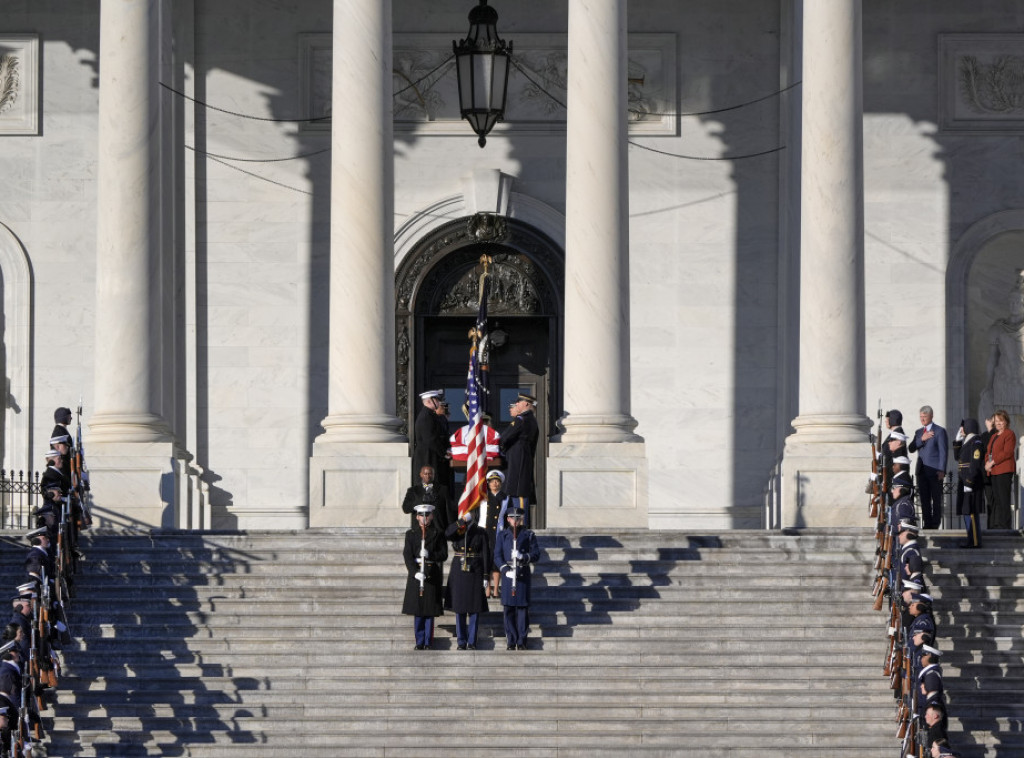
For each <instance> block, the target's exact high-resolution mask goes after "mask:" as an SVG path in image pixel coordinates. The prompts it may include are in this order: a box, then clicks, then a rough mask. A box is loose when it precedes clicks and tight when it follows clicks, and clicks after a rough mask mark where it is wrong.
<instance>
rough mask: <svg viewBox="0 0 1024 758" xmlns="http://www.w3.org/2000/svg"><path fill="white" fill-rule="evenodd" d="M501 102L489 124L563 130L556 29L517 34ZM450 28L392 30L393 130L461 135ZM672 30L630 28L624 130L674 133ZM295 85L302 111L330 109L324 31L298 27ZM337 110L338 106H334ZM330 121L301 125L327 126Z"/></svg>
mask: <svg viewBox="0 0 1024 758" xmlns="http://www.w3.org/2000/svg"><path fill="white" fill-rule="evenodd" d="M514 37H515V38H514V42H515V48H516V50H517V51H518V52H517V53H516V55H515V58H514V63H515V64H518V66H519V67H521V69H522V70H520V68H518V67H517V66H516V65H513V67H512V68H511V70H510V74H509V84H508V105H507V108H506V112H505V119H504V121H503V123H501V124H499V125H498V126H497V127H496V130H495V131H498V132H500V131H504V130H510V131H543V132H549V133H550V132H562V131H564V130H565V109H564V108H563V107H562V106H561V105H560V103H564V102H565V97H566V86H567V78H566V67H567V57H568V53H567V49H566V35H564V34H535V33H517V34H516V35H514ZM451 45H452V35H450V34H416V33H412V34H408V33H398V34H395V35H394V38H393V52H392V55H393V58H392V74H393V81H392V86H393V90H394V99H395V110H394V118H395V131H396V132H400V131H416V132H421V133H429V134H466V127H465V125H464V123H463V121H462V118H461V116H460V113H459V97H458V91H457V89H458V87H457V80H456V75H455V61H454V60H452V55H451V51H452V47H451ZM675 45H676V40H675V35H673V34H657V33H655V34H639V33H638V34H630V35H629V63H628V74H627V76H628V83H627V90H628V97H629V104H628V109H629V121H630V131H631V132H633V133H644V134H666V135H674V134H675V133H676V121H677V116H676V115H675V114H676V113H677V112H678V106H677V95H676V63H675V57H676V52H675ZM300 51H301V52H300V57H301V60H300V72H301V73H300V76H301V81H300V91H301V95H302V98H303V102H304V104H305V110H306V115H307V116H308V117H310V118H323V117H327V116H330V115H331V112H332V104H331V36H330V34H321V33H314V34H304V35H302V37H301V47H300ZM342 112H344V109H342ZM330 126H331V125H330V121H329V120H321V121H315V122H312V123H306V124H303V125H302V129H303V130H310V131H316V130H324V131H326V130H330Z"/></svg>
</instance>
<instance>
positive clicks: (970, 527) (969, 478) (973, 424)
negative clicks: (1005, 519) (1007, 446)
mask: <svg viewBox="0 0 1024 758" xmlns="http://www.w3.org/2000/svg"><path fill="white" fill-rule="evenodd" d="M978 428H979V426H978V420H977V419H973V418H965V419H964V420H963V421H962V422H961V426H960V430H961V433H962V434H957V440H956V442H954V443H953V450H954V452H955V453H956V456H957V468H958V471H959V484H958V486H957V513H959V514H960V515H961V516H963V519H964V527H965V528H966V529H967V542H966V543H964V544H963V545H962V547H981V527H980V525H979V523H978V519H979V516H980V515H981V513H982V511H983V509H984V507H985V492H984V490H985V450H984V448H983V446H982V442H981V437H980V436H979V433H978Z"/></svg>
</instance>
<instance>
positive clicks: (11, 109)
mask: <svg viewBox="0 0 1024 758" xmlns="http://www.w3.org/2000/svg"><path fill="white" fill-rule="evenodd" d="M38 125H39V36H38V35H36V34H11V35H6V34H5V35H0V134H17V135H25V134H38V133H39V127H38Z"/></svg>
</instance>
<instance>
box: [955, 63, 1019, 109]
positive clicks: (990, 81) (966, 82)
mask: <svg viewBox="0 0 1024 758" xmlns="http://www.w3.org/2000/svg"><path fill="white" fill-rule="evenodd" d="M959 69H960V85H961V87H962V88H963V94H964V98H965V99H966V100H967V104H968V105H969V106H970V107H971V109H972V110H974V111H976V112H978V113H1017V112H1020V111H1024V56H1020V55H1000V56H997V57H996V58H995V59H994V60H993V61H992V63H990V64H988V65H986V64H983V63H979V62H978V59H977V57H975V56H973V55H965V56H963V57H962V58H961V59H960V66H959Z"/></svg>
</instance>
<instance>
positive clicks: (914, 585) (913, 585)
mask: <svg viewBox="0 0 1024 758" xmlns="http://www.w3.org/2000/svg"><path fill="white" fill-rule="evenodd" d="M923 589H924V585H922V584H921V583H920V582H915V581H912V580H910V579H904V580H903V591H904V592H906V591H907V590H910V591H911V592H914V593H917V592H920V591H921V590H923Z"/></svg>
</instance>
